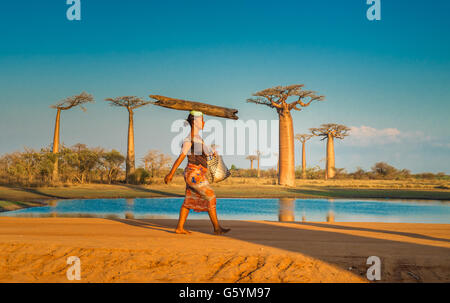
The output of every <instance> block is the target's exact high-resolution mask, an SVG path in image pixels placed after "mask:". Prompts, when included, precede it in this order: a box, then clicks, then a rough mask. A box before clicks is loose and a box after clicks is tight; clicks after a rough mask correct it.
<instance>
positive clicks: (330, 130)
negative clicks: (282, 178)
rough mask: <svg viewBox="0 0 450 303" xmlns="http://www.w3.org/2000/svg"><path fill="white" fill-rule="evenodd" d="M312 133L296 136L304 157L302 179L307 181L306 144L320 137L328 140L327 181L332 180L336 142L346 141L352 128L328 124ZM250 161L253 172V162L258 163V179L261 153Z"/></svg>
mask: <svg viewBox="0 0 450 303" xmlns="http://www.w3.org/2000/svg"><path fill="white" fill-rule="evenodd" d="M309 131H310V133H307V134H296V135H295V139H296V140H298V141H299V142H300V143H301V155H302V179H306V147H305V146H306V142H307V141H308V140H309V139H311V138H313V137H320V138H321V141H324V140H326V142H327V144H326V158H325V159H326V164H325V179H331V178H333V177H334V176H335V175H336V167H335V153H334V140H335V139H344V138H345V137H346V136H348V135H349V132H350V128H348V127H347V126H345V125H342V124H335V123H327V124H322V125H321V126H320V127H318V128H310V129H309ZM246 159H247V160H250V169H251V170H253V162H254V161H256V163H257V177H258V178H259V176H260V166H259V162H260V159H261V152H260V151H259V150H258V151H256V154H255V155H249V156H247V158H246ZM279 162H280V161H278V163H277V173H279V170H280V165H279Z"/></svg>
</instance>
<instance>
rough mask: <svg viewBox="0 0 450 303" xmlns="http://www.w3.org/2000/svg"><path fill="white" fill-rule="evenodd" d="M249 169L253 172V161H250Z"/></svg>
mask: <svg viewBox="0 0 450 303" xmlns="http://www.w3.org/2000/svg"><path fill="white" fill-rule="evenodd" d="M250 169H251V170H253V160H250Z"/></svg>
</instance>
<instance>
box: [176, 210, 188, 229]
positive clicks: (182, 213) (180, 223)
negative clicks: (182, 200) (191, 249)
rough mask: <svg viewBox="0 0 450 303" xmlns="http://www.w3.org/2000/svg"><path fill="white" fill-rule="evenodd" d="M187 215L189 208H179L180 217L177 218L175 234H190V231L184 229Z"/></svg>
mask: <svg viewBox="0 0 450 303" xmlns="http://www.w3.org/2000/svg"><path fill="white" fill-rule="evenodd" d="M188 215H189V208H186V207H184V206H181V208H180V217H179V218H178V225H177V229H176V230H175V232H176V233H177V234H190V233H191V232H190V231H187V230H185V229H184V223H185V222H186V219H187V216H188Z"/></svg>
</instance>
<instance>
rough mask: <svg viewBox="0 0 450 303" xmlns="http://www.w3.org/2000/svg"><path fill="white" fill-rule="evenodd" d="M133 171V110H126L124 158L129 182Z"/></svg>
mask: <svg viewBox="0 0 450 303" xmlns="http://www.w3.org/2000/svg"><path fill="white" fill-rule="evenodd" d="M134 171H135V163H134V126H133V111H132V110H131V109H129V110H128V146H127V160H126V180H127V183H129V182H130V175H131V174H133V173H134Z"/></svg>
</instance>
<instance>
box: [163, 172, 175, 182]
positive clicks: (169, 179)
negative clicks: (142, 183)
mask: <svg viewBox="0 0 450 303" xmlns="http://www.w3.org/2000/svg"><path fill="white" fill-rule="evenodd" d="M172 178H173V176H172V174H168V175H167V176H166V177H165V178H164V183H166V184H169V182H170V181H172Z"/></svg>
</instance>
